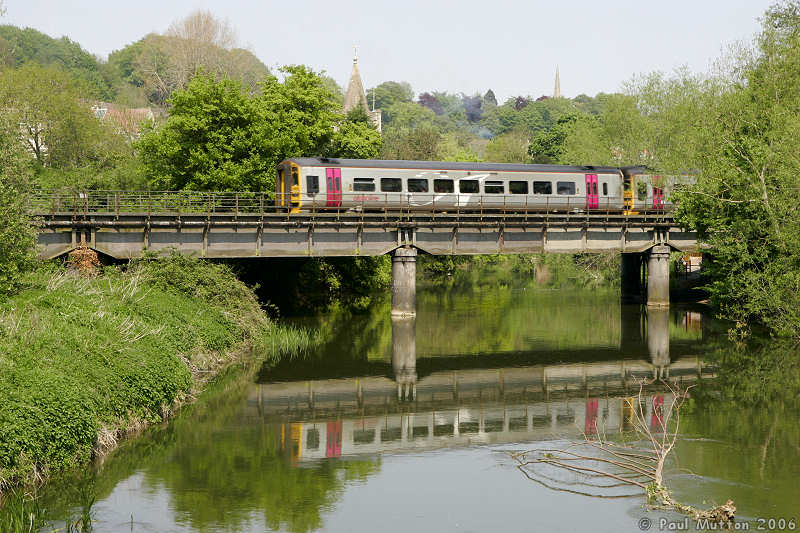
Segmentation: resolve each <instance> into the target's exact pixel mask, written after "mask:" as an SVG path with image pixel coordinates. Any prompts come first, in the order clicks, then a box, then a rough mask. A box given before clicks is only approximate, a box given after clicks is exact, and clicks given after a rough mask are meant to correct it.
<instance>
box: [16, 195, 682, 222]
mask: <svg viewBox="0 0 800 533" xmlns="http://www.w3.org/2000/svg"><path fill="white" fill-rule="evenodd" d="M276 199H277V200H278V201H276ZM280 200H283V201H282V202H281V201H280ZM293 200H294V201H293ZM298 200H299V203H298ZM593 201H594V202H596V207H594V206H593V207H591V208H588V207H587V199H586V197H585V196H567V195H564V196H559V195H543V196H541V197H536V196H530V195H522V194H511V195H502V194H493V195H477V194H475V195H467V194H452V193H435V194H430V193H405V192H398V193H372V192H355V193H340V194H339V195H338V196H337V197H335V198H334V199H331V198H330V197H329V196H326V195H324V194H302V195H297V194H296V193H295V194H290V193H287V194H281V193H272V192H200V191H79V192H65V191H48V190H37V191H34V192H33V193H32V194H31V195H30V197H29V210H30V212H31V213H33V214H35V215H40V216H47V215H56V214H58V215H67V214H71V215H72V216H73V217H87V216H90V215H93V214H106V215H115V216H120V215H123V214H125V215H133V214H135V215H147V216H151V215H173V216H174V215H178V216H180V215H183V214H186V215H191V214H195V215H207V216H211V215H233V216H238V215H260V216H265V215H275V214H282V215H284V216H291V214H292V211H297V210H299V211H300V212H302V213H304V214H312V215H314V214H336V215H342V214H345V213H356V214H361V215H364V214H377V215H380V214H390V213H391V214H395V215H396V214H407V215H409V216H411V215H414V214H420V213H426V214H429V215H437V214H455V215H458V214H462V213H463V214H467V213H469V214H478V215H480V216H483V215H484V214H485V215H492V214H523V215H524V214H527V213H537V214H541V213H581V214H597V215H602V214H606V215H611V214H625V213H624V211H623V207H622V198H617V197H604V198H599V199H596V198H595V199H593ZM642 203H643V204H644V206H643V207H635V208H634V212H635V213H636V214H646V215H660V216H666V215H668V214H670V213H671V211H672V210H673V205H672V204H670V203H664V204H663V205H662V206H660V207H656V208H654V207H653V205H654V204H653V198H652V197H649V198H647V199H646V200H645V201H644V202H642ZM646 206H650V207H649V208H648V207H646Z"/></svg>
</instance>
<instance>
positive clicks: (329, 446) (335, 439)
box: [325, 169, 342, 457]
mask: <svg viewBox="0 0 800 533" xmlns="http://www.w3.org/2000/svg"><path fill="white" fill-rule="evenodd" d="M328 170H331V169H328ZM327 433H328V439H327V442H326V446H325V457H341V456H342V421H341V420H338V421H336V422H328V431H327Z"/></svg>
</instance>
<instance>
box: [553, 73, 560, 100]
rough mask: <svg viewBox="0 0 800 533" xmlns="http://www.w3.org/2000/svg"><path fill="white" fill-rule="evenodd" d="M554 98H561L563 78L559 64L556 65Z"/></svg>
mask: <svg viewBox="0 0 800 533" xmlns="http://www.w3.org/2000/svg"><path fill="white" fill-rule="evenodd" d="M553 98H561V78H560V77H559V75H558V65H556V86H555V87H554V88H553Z"/></svg>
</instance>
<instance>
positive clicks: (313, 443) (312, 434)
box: [306, 428, 319, 450]
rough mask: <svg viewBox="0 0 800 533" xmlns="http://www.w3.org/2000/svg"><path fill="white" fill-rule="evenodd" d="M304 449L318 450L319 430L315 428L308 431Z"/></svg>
mask: <svg viewBox="0 0 800 533" xmlns="http://www.w3.org/2000/svg"><path fill="white" fill-rule="evenodd" d="M306 449H308V450H318V449H319V430H318V429H316V428H313V429H309V430H308V433H307V434H306Z"/></svg>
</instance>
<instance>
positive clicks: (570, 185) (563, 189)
mask: <svg viewBox="0 0 800 533" xmlns="http://www.w3.org/2000/svg"><path fill="white" fill-rule="evenodd" d="M556 192H557V193H558V194H575V182H574V181H558V182H556Z"/></svg>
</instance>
